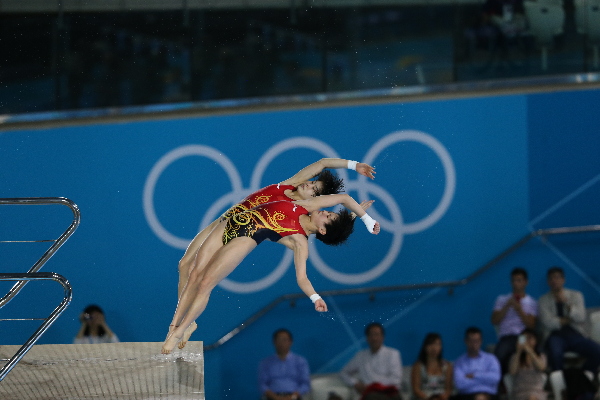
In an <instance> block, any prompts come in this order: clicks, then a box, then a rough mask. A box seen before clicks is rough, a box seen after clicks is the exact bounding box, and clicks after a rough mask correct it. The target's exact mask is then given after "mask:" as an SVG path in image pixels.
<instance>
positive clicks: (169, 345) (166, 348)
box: [160, 332, 181, 354]
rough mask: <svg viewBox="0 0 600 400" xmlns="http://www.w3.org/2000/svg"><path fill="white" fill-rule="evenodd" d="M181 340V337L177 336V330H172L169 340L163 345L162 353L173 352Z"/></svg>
mask: <svg viewBox="0 0 600 400" xmlns="http://www.w3.org/2000/svg"><path fill="white" fill-rule="evenodd" d="M180 340H181V337H177V336H175V332H172V333H171V334H170V335H169V336H168V337H167V340H165V342H164V343H163V345H162V349H161V351H160V352H161V353H162V354H171V352H172V351H173V349H174V348H175V346H176V345H177V343H178V342H179V341H180Z"/></svg>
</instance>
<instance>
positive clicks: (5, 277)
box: [0, 272, 73, 381]
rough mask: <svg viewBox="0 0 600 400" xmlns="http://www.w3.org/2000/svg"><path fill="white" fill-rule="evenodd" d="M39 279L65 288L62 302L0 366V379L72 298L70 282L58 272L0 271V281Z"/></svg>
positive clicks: (0, 379)
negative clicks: (7, 272)
mask: <svg viewBox="0 0 600 400" xmlns="http://www.w3.org/2000/svg"><path fill="white" fill-rule="evenodd" d="M41 280H53V281H55V282H58V283H60V284H61V285H62V287H63V288H64V290H65V295H64V298H63V300H62V302H61V303H60V304H59V305H58V306H57V307H56V308H55V309H54V311H52V313H51V314H50V315H49V316H48V318H45V319H44V322H43V323H42V325H40V327H39V328H38V329H37V330H36V331H35V332H34V333H33V335H31V337H30V338H29V339H28V340H27V342H25V344H24V345H23V346H21V348H19V350H18V351H17V352H16V353H15V354H14V355H13V356H12V357H11V358H10V359H9V360H8V363H6V364H5V365H4V366H3V367H2V368H0V381H2V380H3V379H4V377H5V376H6V375H7V374H8V373H9V372H10V370H12V369H13V368H14V366H15V365H16V364H17V363H18V362H19V361H20V360H21V359H22V358H23V356H25V354H26V353H27V352H28V351H29V349H31V348H32V347H33V345H34V344H35V342H37V341H38V339H39V338H40V337H41V336H42V335H43V334H44V332H46V330H47V329H48V328H49V327H50V326H51V325H52V324H53V323H54V321H55V320H56V319H57V318H58V317H59V316H60V315H61V314H62V312H63V311H64V310H65V309H66V308H67V307H68V306H69V304H70V303H71V299H72V298H73V289H72V288H71V284H70V283H69V282H68V281H67V280H66V279H65V278H64V277H63V276H62V275H59V274H56V273H54V272H35V273H26V274H23V273H20V274H4V273H0V281H41Z"/></svg>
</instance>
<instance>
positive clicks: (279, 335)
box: [258, 329, 310, 400]
mask: <svg viewBox="0 0 600 400" xmlns="http://www.w3.org/2000/svg"><path fill="white" fill-rule="evenodd" d="M292 343H293V337H292V333H291V332H290V331H289V330H287V329H278V330H276V331H275V332H274V333H273V346H274V347H275V354H273V355H272V356H269V357H267V358H265V359H264V360H262V361H261V363H260V366H259V369H258V380H259V384H260V391H261V393H262V395H263V399H269V400H300V399H301V398H302V396H304V395H306V393H308V392H309V391H310V370H309V368H308V362H307V361H306V359H305V358H304V357H302V356H299V355H297V354H295V353H292V352H291V351H290V349H291V347H292Z"/></svg>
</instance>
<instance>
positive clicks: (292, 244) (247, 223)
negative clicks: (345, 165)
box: [162, 194, 379, 354]
mask: <svg viewBox="0 0 600 400" xmlns="http://www.w3.org/2000/svg"><path fill="white" fill-rule="evenodd" d="M371 203H372V202H369V204H368V205H366V207H365V205H362V206H361V205H359V204H358V203H357V202H356V201H355V200H354V199H353V198H352V197H350V196H349V195H347V194H333V195H327V196H317V197H313V198H310V199H307V200H299V201H293V202H288V201H279V202H275V203H266V204H263V205H259V206H258V207H256V208H253V209H251V210H248V211H244V212H242V213H240V214H236V215H235V216H233V217H230V218H228V219H227V220H225V221H221V222H219V224H218V225H217V227H215V228H214V229H213V231H212V232H211V233H210V234H209V235H208V237H207V238H206V241H205V242H204V244H203V245H202V251H200V252H199V253H198V257H197V260H196V263H197V264H198V266H199V268H195V269H194V270H192V272H191V274H190V276H189V279H188V283H187V285H186V287H185V289H184V290H183V292H182V294H181V296H180V298H179V304H178V305H177V310H176V311H175V315H174V317H173V321H172V323H171V325H170V329H169V334H168V336H167V339H166V340H165V342H164V344H163V347H162V353H163V354H169V353H170V352H171V351H172V350H173V348H174V347H175V346H176V345H177V343H179V348H183V346H185V344H186V342H187V340H188V339H189V337H190V335H191V333H192V332H193V331H194V329H195V326H194V327H193V329H189V328H191V327H192V324H195V322H194V321H195V319H196V318H198V316H199V315H200V314H202V312H203V311H204V309H205V308H206V304H207V303H208V298H209V296H210V293H211V292H212V290H213V289H214V287H215V286H216V285H217V284H218V283H219V282H220V281H221V280H223V279H224V278H225V277H226V276H227V275H229V274H230V273H231V272H232V271H233V270H234V269H235V268H236V267H237V266H238V265H239V264H240V263H241V262H242V261H243V260H244V258H245V257H246V256H247V255H248V254H250V252H252V250H254V249H255V248H256V246H257V245H258V243H260V242H262V241H263V240H264V239H270V240H274V241H276V242H277V243H279V244H282V245H284V246H286V247H287V248H289V249H291V250H293V251H294V265H295V268H296V280H297V282H298V286H299V287H300V289H302V291H303V292H304V293H305V294H306V295H307V296H308V297H310V299H311V300H312V302H313V303H314V304H315V310H317V311H319V312H323V311H327V305H326V304H325V301H323V299H322V298H321V297H320V296H319V295H318V294H317V293H316V292H315V290H314V288H313V286H312V284H311V283H310V281H309V280H308V277H307V275H306V260H307V259H308V238H307V236H308V235H311V234H315V235H316V238H317V239H319V240H320V241H322V242H323V243H325V244H328V245H338V244H341V243H343V242H344V241H346V240H347V239H348V237H349V236H350V234H351V233H352V231H353V229H354V219H355V216H358V217H360V219H361V220H362V221H363V222H364V223H365V225H366V226H367V229H368V230H369V232H371V233H373V234H378V233H379V223H377V222H376V221H375V220H373V219H372V218H371V217H369V215H368V214H367V213H366V212H365V210H364V209H363V207H365V208H368V207H369V206H370V205H371ZM337 204H342V205H343V206H345V207H346V208H348V209H350V210H351V211H352V212H353V213H354V214H355V215H352V214H351V213H350V212H348V211H347V210H342V211H340V212H339V213H334V212H331V211H323V210H320V209H321V208H328V207H333V206H335V205H337Z"/></svg>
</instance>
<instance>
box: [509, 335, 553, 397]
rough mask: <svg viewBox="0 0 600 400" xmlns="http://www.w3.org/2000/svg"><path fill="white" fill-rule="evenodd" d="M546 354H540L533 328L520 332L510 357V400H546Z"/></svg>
mask: <svg viewBox="0 0 600 400" xmlns="http://www.w3.org/2000/svg"><path fill="white" fill-rule="evenodd" d="M545 370H546V356H545V355H544V354H540V351H539V349H538V340H537V336H536V334H535V331H534V330H533V329H530V328H527V329H525V330H523V332H521V335H520V336H519V341H518V344H517V350H516V352H515V354H513V355H512V357H511V359H510V367H509V372H510V374H511V375H512V376H513V389H512V393H511V394H510V398H511V399H512V400H546V397H547V395H546V392H545V391H544V384H545V383H546V380H545V377H546V373H545Z"/></svg>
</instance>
